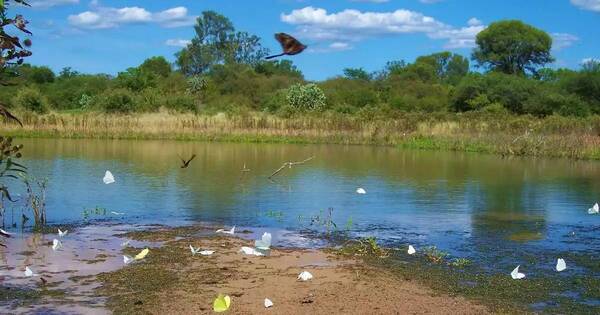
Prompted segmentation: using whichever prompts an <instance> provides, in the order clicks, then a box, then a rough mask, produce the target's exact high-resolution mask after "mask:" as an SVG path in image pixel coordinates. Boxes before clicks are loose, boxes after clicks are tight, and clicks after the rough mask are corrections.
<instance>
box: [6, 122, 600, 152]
mask: <svg viewBox="0 0 600 315" xmlns="http://www.w3.org/2000/svg"><path fill="white" fill-rule="evenodd" d="M20 117H22V119H23V123H24V125H25V126H24V127H23V128H20V127H18V126H17V125H9V124H4V125H2V126H1V127H0V132H2V133H3V134H9V135H13V136H17V137H64V138H115V139H116V138H118V139H175V140H206V141H232V142H281V143H338V144H373V145H391V146H401V147H406V148H415V149H430V150H454V151H469V152H471V151H472V152H485V153H496V154H502V155H528V156H551V157H568V158H576V159H600V136H599V134H600V117H598V116H593V117H590V118H585V119H578V118H565V117H557V116H553V117H548V118H545V119H538V118H533V117H528V116H500V117H498V116H490V115H485V114H478V113H469V114H444V113H442V114H402V115H399V116H398V115H397V116H396V117H393V118H376V119H369V120H366V119H361V118H360V117H351V116H344V115H339V114H333V113H324V114H320V115H300V116H297V117H292V118H281V117H277V116H273V115H269V114H265V113H251V114H246V115H227V114H225V113H220V114H216V115H196V114H192V113H168V112H159V113H138V114H132V115H115V114H105V113H98V112H84V113H56V112H54V113H49V114H45V115H36V114H32V113H20Z"/></svg>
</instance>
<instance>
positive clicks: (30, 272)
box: [24, 267, 39, 277]
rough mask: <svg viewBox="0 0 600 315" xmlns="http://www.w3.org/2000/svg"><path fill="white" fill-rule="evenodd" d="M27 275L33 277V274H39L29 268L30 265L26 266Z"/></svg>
mask: <svg viewBox="0 0 600 315" xmlns="http://www.w3.org/2000/svg"><path fill="white" fill-rule="evenodd" d="M24 274H25V277H33V276H36V277H37V276H39V275H38V274H37V273H34V272H33V270H31V269H29V267H25V272H24Z"/></svg>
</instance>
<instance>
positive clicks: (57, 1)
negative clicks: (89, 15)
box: [29, 0, 79, 9]
mask: <svg viewBox="0 0 600 315" xmlns="http://www.w3.org/2000/svg"><path fill="white" fill-rule="evenodd" d="M78 3H79V0H33V1H29V4H30V5H31V7H33V8H39V9H48V8H52V7H57V6H61V5H73V4H78Z"/></svg>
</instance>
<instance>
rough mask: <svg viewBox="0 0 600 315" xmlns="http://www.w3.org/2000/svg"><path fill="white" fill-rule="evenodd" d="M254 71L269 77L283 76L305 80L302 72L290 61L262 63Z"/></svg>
mask: <svg viewBox="0 0 600 315" xmlns="http://www.w3.org/2000/svg"><path fill="white" fill-rule="evenodd" d="M254 71H256V73H258V74H264V75H266V76H267V77H271V76H273V75H281V76H285V77H289V78H296V79H299V80H303V79H304V76H303V75H302V72H301V71H300V70H299V69H298V68H297V67H296V66H295V65H294V64H293V63H292V61H290V60H276V61H261V62H259V63H258V64H256V66H255V67H254Z"/></svg>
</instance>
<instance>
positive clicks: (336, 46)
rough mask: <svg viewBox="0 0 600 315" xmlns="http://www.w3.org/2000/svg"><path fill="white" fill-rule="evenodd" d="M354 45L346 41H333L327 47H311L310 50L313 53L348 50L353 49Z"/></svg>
mask: <svg viewBox="0 0 600 315" xmlns="http://www.w3.org/2000/svg"><path fill="white" fill-rule="evenodd" d="M352 48H354V47H352V45H350V44H349V43H345V42H333V43H331V44H329V45H327V47H325V48H318V47H317V48H309V49H308V52H311V53H328V52H334V51H346V50H351V49H352Z"/></svg>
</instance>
